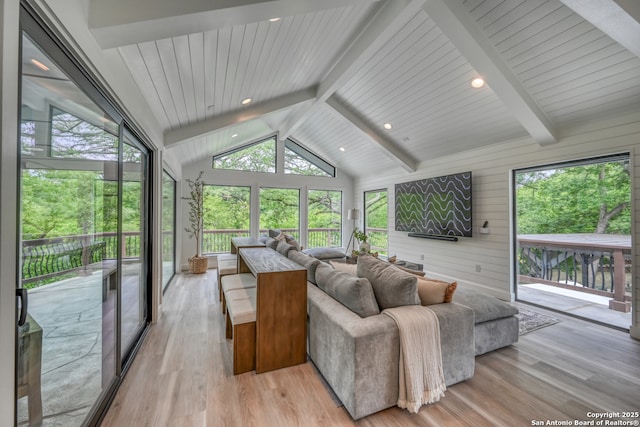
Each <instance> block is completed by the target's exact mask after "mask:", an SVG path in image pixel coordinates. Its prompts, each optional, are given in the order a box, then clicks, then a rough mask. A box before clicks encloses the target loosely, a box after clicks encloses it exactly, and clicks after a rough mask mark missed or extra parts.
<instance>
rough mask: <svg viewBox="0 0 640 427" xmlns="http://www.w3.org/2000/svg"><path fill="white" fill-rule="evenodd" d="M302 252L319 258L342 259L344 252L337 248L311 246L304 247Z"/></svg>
mask: <svg viewBox="0 0 640 427" xmlns="http://www.w3.org/2000/svg"><path fill="white" fill-rule="evenodd" d="M304 253H306V254H309V255H311V256H312V257H314V258H318V259H319V260H329V259H344V258H345V255H344V252H343V251H342V250H340V249H338V248H312V249H305V250H304Z"/></svg>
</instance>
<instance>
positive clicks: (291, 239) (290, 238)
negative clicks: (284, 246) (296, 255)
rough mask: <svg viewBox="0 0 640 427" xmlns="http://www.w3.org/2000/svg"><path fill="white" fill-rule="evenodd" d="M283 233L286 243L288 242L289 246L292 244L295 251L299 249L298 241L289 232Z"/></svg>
mask: <svg viewBox="0 0 640 427" xmlns="http://www.w3.org/2000/svg"><path fill="white" fill-rule="evenodd" d="M282 234H284V241H285V242H287V243H288V244H290V245H291V246H293V247H294V248H295V250H296V251H299V250H300V245H299V244H298V241H297V240H296V239H295V238H294V237H293V236H292V235H290V234H285V233H282Z"/></svg>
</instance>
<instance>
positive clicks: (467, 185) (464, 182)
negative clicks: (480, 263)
mask: <svg viewBox="0 0 640 427" xmlns="http://www.w3.org/2000/svg"><path fill="white" fill-rule="evenodd" d="M395 190H396V195H395V206H396V231H408V232H409V233H410V235H414V237H429V236H434V237H437V236H453V237H471V236H472V233H471V231H472V227H471V225H472V223H471V172H463V173H458V174H454V175H446V176H439V177H436V178H428V179H422V180H419V181H411V182H404V183H402V184H396V185H395Z"/></svg>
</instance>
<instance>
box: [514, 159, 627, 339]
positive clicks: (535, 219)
mask: <svg viewBox="0 0 640 427" xmlns="http://www.w3.org/2000/svg"><path fill="white" fill-rule="evenodd" d="M514 184H515V185H514V190H515V197H514V200H515V203H516V209H515V215H516V217H515V224H516V232H517V245H518V250H517V251H516V259H515V260H514V265H515V266H516V268H517V279H518V283H517V284H518V286H517V297H518V299H519V300H523V301H528V302H532V303H534V304H540V305H544V306H547V307H549V308H552V309H556V310H562V311H567V312H570V313H571V314H573V315H576V316H581V317H584V318H587V319H590V320H596V321H598V322H603V323H608V324H610V325H613V326H617V327H620V328H621V329H626V328H628V327H629V325H630V324H631V315H630V313H629V312H628V311H629V310H630V308H631V302H630V300H631V279H632V273H631V272H632V269H631V267H632V266H631V261H632V257H631V180H630V171H629V156H628V155H627V154H622V155H618V156H608V157H603V158H596V159H589V160H581V161H576V162H570V163H562V164H556V165H548V166H543V167H536V168H530V169H522V170H518V171H515V172H514ZM625 313H626V314H625Z"/></svg>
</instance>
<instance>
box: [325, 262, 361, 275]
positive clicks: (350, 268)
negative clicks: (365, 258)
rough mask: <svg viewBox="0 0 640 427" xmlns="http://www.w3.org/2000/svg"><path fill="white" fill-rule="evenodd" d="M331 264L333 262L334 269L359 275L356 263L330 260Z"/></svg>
mask: <svg viewBox="0 0 640 427" xmlns="http://www.w3.org/2000/svg"><path fill="white" fill-rule="evenodd" d="M329 264H331V267H333V269H334V270H338V271H342V272H343V273H347V274H350V275H352V276H357V275H358V266H357V265H356V264H347V263H346V262H340V261H329Z"/></svg>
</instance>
